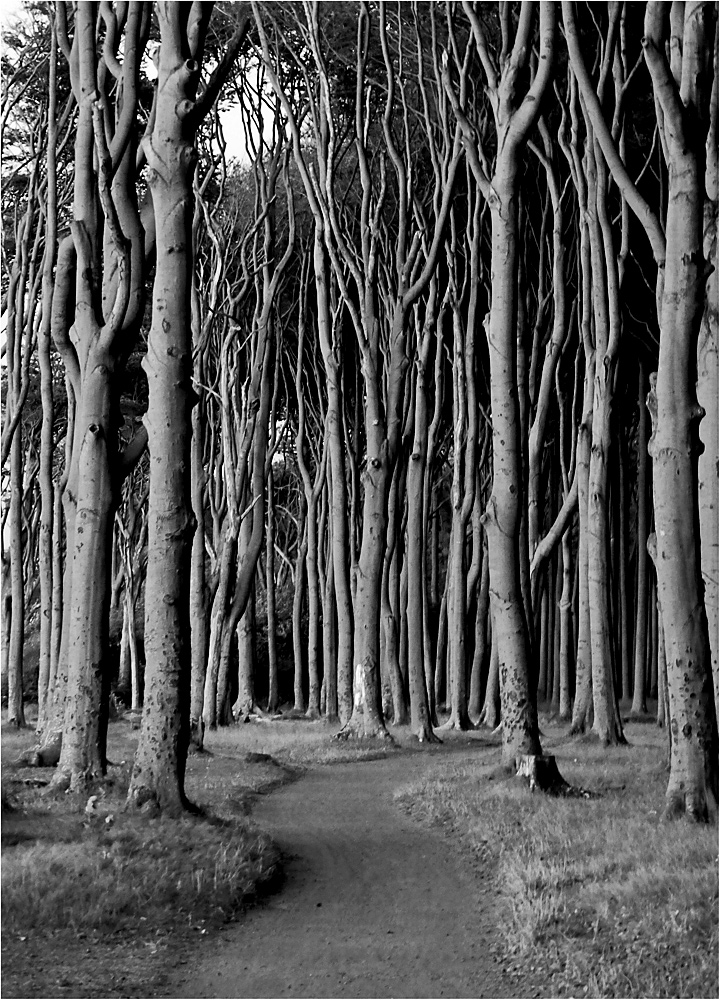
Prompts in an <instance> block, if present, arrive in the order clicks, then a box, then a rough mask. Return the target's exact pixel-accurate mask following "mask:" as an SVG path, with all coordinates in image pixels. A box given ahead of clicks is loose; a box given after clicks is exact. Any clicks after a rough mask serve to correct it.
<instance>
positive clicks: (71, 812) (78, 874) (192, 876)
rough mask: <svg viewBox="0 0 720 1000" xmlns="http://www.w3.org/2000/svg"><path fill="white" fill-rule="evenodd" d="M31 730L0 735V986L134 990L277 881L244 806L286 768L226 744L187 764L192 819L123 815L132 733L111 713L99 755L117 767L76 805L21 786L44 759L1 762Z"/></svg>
mask: <svg viewBox="0 0 720 1000" xmlns="http://www.w3.org/2000/svg"><path fill="white" fill-rule="evenodd" d="M32 739H33V737H32V733H31V732H28V731H27V730H25V731H24V732H20V733H16V732H13V731H5V732H4V733H3V747H2V753H3V764H4V767H3V796H2V805H3V826H2V835H3V836H2V841H3V852H2V901H3V906H2V937H3V974H4V975H3V980H4V982H3V993H4V995H7V996H8V997H12V996H23V997H33V996H59V997H62V996H75V997H81V996H100V995H102V996H147V995H148V989H150V988H151V987H152V989H153V990H159V989H161V988H162V982H163V977H164V976H166V975H167V970H168V969H169V968H170V967H171V966H172V965H173V964H175V963H177V962H178V961H180V962H181V961H182V960H183V955H184V953H187V951H188V948H189V947H192V945H191V944H190V941H192V940H193V939H197V936H198V934H209V933H211V932H212V930H213V929H214V928H216V927H218V926H219V925H221V924H223V923H225V922H226V921H228V920H229V919H231V918H232V917H233V916H234V915H235V914H236V913H237V912H238V911H240V910H242V909H244V908H245V907H246V906H247V905H248V904H249V903H250V902H251V901H252V900H253V899H254V897H255V896H257V895H258V894H259V893H261V892H264V891H268V890H269V889H270V888H271V885H272V883H273V882H274V881H275V880H277V879H278V878H279V875H280V857H279V852H278V850H277V848H276V847H275V845H274V844H273V843H272V841H271V839H270V838H269V836H268V835H267V834H265V833H263V832H262V831H260V830H259V829H258V828H257V827H256V826H255V825H254V824H253V823H252V822H251V821H250V820H248V818H247V816H246V813H247V812H248V811H249V803H250V800H251V799H252V797H254V796H255V795H257V794H261V793H262V792H264V791H267V790H268V789H269V788H271V787H277V785H278V784H280V783H284V782H285V781H288V780H291V778H292V777H293V773H294V772H293V770H292V769H290V768H288V767H285V766H282V765H280V764H278V762H276V761H275V760H273V759H271V758H267V759H266V758H263V759H256V758H257V755H255V757H253V755H252V754H247V753H245V752H243V751H244V749H245V748H242V749H240V748H239V747H238V746H237V741H236V744H235V748H234V749H235V753H234V754H223V755H217V756H211V755H209V754H208V755H202V756H200V757H195V758H191V760H190V761H189V767H188V780H187V789H188V794H189V796H190V798H191V799H192V800H193V801H196V802H198V803H199V804H200V805H201V806H202V807H203V809H204V810H205V812H206V815H205V816H204V817H194V816H187V817H184V818H181V819H168V818H165V817H162V816H159V817H156V816H152V815H146V814H144V813H142V812H134V811H132V812H126V811H125V810H124V803H125V795H126V792H127V786H128V781H129V775H130V767H131V761H132V757H133V753H134V748H135V742H136V740H137V733H136V732H134V731H133V730H132V729H131V727H129V726H128V725H127V724H126V723H120V722H118V723H117V724H115V725H113V726H111V731H110V745H111V748H110V750H109V753H108V756H109V757H110V758H111V759H112V760H114V761H116V762H117V764H116V766H113V767H111V768H110V769H109V774H108V781H107V783H106V784H105V785H103V787H102V788H101V789H100V790H99V791H98V794H97V797H96V800H95V809H94V810H92V811H91V814H88V813H86V812H85V805H86V800H85V799H83V800H82V801H81V802H78V800H77V797H75V796H59V797H58V796H56V795H48V794H46V792H45V790H44V789H42V788H38V787H34V786H33V785H32V784H28V783H27V782H35V781H36V780H38V778H41V779H45V780H48V779H49V778H50V777H51V776H52V769H33V768H23V767H16V766H14V765H13V763H12V762H13V761H14V760H15V759H16V758H17V756H18V751H19V750H22V749H24V747H25V746H27V745H29V744H30V741H31V740H32ZM248 758H249V759H248ZM89 944H92V947H91V948H89V947H87V946H88V945H89ZM98 991H100V992H98ZM153 995H156V994H153Z"/></svg>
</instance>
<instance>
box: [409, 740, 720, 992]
mask: <svg viewBox="0 0 720 1000" xmlns="http://www.w3.org/2000/svg"><path fill="white" fill-rule="evenodd" d="M544 729H545V732H546V739H545V749H546V752H549V753H555V755H556V757H557V759H558V765H559V768H560V771H561V773H562V774H563V776H564V777H565V778H566V779H567V780H568V781H570V782H571V783H572V784H574V785H580V786H582V787H584V788H588V789H591V790H593V791H597V792H599V793H600V797H598V798H593V799H590V800H586V799H553V798H547V797H544V796H542V795H539V794H533V793H531V792H530V791H529V790H527V789H526V788H525V787H524V786H522V785H521V784H520V783H519V782H517V781H516V779H512V778H511V779H509V780H508V779H500V780H498V778H497V777H494V776H493V773H492V770H491V767H490V766H480V765H478V766H472V767H464V768H461V769H460V768H456V769H455V770H453V771H451V772H450V773H448V772H447V771H445V772H444V773H439V772H436V773H434V774H431V775H430V776H428V777H427V778H426V779H425V780H423V781H421V782H418V783H416V784H415V785H413V786H409V787H407V788H406V789H404V790H403V791H402V792H401V793H400V794H399V800H400V802H401V804H402V805H403V806H405V807H406V808H408V809H410V810H411V811H412V812H413V813H415V814H416V815H422V816H424V817H425V818H429V819H431V820H432V821H434V822H441V823H443V824H445V825H448V824H449V825H450V826H452V827H454V828H455V830H456V833H457V835H458V836H459V837H460V838H461V841H462V845H463V848H464V849H465V850H466V851H467V852H468V853H471V854H472V856H474V857H475V858H476V859H478V860H481V861H483V862H485V863H490V864H493V863H494V864H496V865H497V882H498V887H499V890H500V892H501V894H502V897H503V900H504V902H505V905H506V908H507V916H508V919H507V924H506V940H505V950H506V956H505V959H506V961H508V962H514V963H515V964H516V966H517V969H518V971H522V969H530V968H531V967H532V968H533V969H534V970H535V971H536V972H539V973H541V974H542V975H543V976H546V977H549V979H550V981H551V982H552V984H553V995H555V996H560V997H567V996H576V997H577V996H592V997H648V996H650V997H716V996H718V922H717V913H718V866H717V862H718V841H717V829H715V828H709V827H697V826H691V825H687V824H685V823H682V822H681V823H676V824H666V823H661V822H660V821H659V814H660V810H661V809H662V805H663V795H664V791H665V785H666V783H667V773H666V771H665V766H664V762H663V757H664V752H663V751H664V734H663V733H662V732H658V731H657V730H656V729H655V727H652V726H636V725H630V726H628V738H629V739H630V741H631V743H632V744H633V746H631V747H625V748H614V749H607V750H605V749H602V748H600V747H599V746H598V745H597V744H594V743H591V742H587V741H572V740H569V739H567V738H565V737H564V736H563V734H562V732H561V731H560V730H559V729H557V728H556V727H553V726H552V725H551V724H550V723H549V722H548V721H547V720H545V721H544Z"/></svg>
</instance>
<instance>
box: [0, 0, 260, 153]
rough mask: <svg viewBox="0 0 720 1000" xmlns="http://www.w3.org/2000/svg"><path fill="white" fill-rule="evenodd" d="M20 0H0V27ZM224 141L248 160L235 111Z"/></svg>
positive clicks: (18, 10) (226, 122)
mask: <svg viewBox="0 0 720 1000" xmlns="http://www.w3.org/2000/svg"><path fill="white" fill-rule="evenodd" d="M22 10H23V5H22V0H0V28H5V27H6V25H8V24H12V21H13V19H14V18H16V17H18V16H22ZM222 124H223V130H224V132H225V141H226V142H227V151H228V156H230V157H231V158H233V159H236V160H240V161H241V162H243V161H245V162H247V160H248V155H247V150H246V149H245V138H244V133H243V127H242V122H240V121H239V120H238V114H237V112H233V111H228V112H225V114H223V115H222Z"/></svg>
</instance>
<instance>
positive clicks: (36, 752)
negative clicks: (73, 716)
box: [14, 732, 62, 767]
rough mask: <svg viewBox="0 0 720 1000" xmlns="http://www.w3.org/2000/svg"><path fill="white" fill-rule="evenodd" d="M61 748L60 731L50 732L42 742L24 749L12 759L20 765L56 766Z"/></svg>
mask: <svg viewBox="0 0 720 1000" xmlns="http://www.w3.org/2000/svg"><path fill="white" fill-rule="evenodd" d="M61 750H62V732H54V733H50V734H49V736H48V738H47V739H46V740H45V742H44V743H36V744H35V746H33V747H30V748H29V749H28V750H25V751H24V752H23V753H21V754H20V756H19V757H18V758H17V759H16V760H15V761H14V763H15V764H17V765H19V766H20V767H57V763H58V761H59V760H60V751H61Z"/></svg>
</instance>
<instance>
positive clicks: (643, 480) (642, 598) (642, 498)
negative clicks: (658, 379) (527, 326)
mask: <svg viewBox="0 0 720 1000" xmlns="http://www.w3.org/2000/svg"><path fill="white" fill-rule="evenodd" d="M646 392H647V385H646V382H645V368H644V365H643V363H642V361H641V362H640V363H639V366H638V408H639V414H640V418H639V420H638V443H637V452H638V469H637V544H636V553H637V573H636V581H637V586H636V590H635V595H636V596H635V663H634V671H633V700H632V708H631V709H630V714H631V715H640V716H642V715H646V714H647V705H646V704H645V691H646V686H645V659H646V650H647V638H648V637H647V630H648V619H647V608H648V571H647V565H648V552H647V540H648V534H649V531H648V487H647V467H648V454H647V406H646V403H645V396H646Z"/></svg>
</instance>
